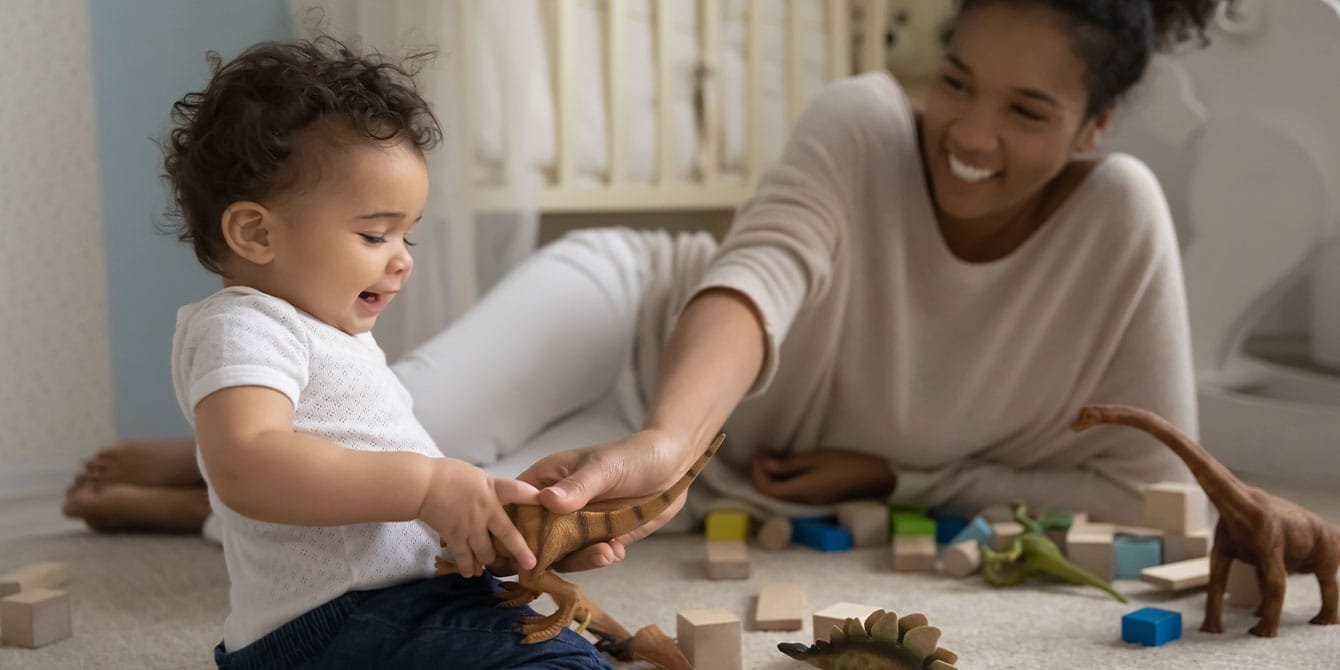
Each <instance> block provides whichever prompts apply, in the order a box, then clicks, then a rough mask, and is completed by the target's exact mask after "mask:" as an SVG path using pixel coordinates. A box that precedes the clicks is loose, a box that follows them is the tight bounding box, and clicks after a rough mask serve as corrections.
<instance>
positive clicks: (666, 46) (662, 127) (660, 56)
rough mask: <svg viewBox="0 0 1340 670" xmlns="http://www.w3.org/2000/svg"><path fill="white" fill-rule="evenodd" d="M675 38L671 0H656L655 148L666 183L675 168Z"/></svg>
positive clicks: (659, 175) (660, 179) (671, 176)
mask: <svg viewBox="0 0 1340 670" xmlns="http://www.w3.org/2000/svg"><path fill="white" fill-rule="evenodd" d="M673 39H674V23H673V22H672V20H671V18H670V0H656V103H657V117H658V118H657V123H656V127H657V130H658V131H659V133H658V140H657V142H658V146H657V150H656V155H657V158H659V159H660V161H659V162H660V170H659V173H658V176H657V177H658V178H657V181H658V183H660V184H662V185H664V184H669V183H670V182H671V180H672V179H673V175H671V173H670V172H671V170H672V169H674V161H673V158H674V153H673V152H674V150H675V147H674V136H673V133H672V130H673V129H674V125H673V121H674V119H673V118H672V117H671V114H672V110H671V107H670V91H671V88H672V86H673V85H674V82H673V81H672V80H671V77H673V76H674V70H673V68H672V67H671V61H670V58H671V55H670V46H671V43H672V42H671V40H673Z"/></svg>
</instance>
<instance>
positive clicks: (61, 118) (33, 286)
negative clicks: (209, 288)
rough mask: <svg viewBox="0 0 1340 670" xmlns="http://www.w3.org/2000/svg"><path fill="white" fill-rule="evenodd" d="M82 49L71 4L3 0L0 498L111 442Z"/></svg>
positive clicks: (74, 2)
mask: <svg viewBox="0 0 1340 670" xmlns="http://www.w3.org/2000/svg"><path fill="white" fill-rule="evenodd" d="M89 45H90V38H89V21H88V9H87V6H86V5H85V3H84V2H83V1H82V0H43V1H42V2H27V1H26V0H0V92H3V93H0V96H2V98H0V497H4V496H5V495H6V494H11V495H12V494H14V492H15V491H17V490H18V489H20V488H24V487H30V486H32V485H33V482H34V480H37V479H42V477H43V476H46V477H48V478H52V477H63V476H65V475H64V474H63V473H64V472H66V471H68V470H69V469H71V468H73V467H74V466H75V464H77V462H78V459H79V458H80V457H82V456H85V455H87V454H88V453H89V451H90V450H91V449H92V448H93V447H95V446H97V445H99V444H103V443H106V442H108V441H109V440H111V439H112V437H113V436H114V428H113V419H112V399H111V360H110V355H109V353H108V351H109V347H108V339H107V333H108V326H107V308H106V303H107V297H106V288H105V287H106V269H105V265H104V260H103V243H102V242H103V240H102V223H101V212H100V198H99V185H98V169H97V145H96V138H95V130H94V129H95V122H94V111H93V79H92V75H91V72H90V68H91V59H90V55H89V54H90V46H89ZM164 383H167V381H166V380H164Z"/></svg>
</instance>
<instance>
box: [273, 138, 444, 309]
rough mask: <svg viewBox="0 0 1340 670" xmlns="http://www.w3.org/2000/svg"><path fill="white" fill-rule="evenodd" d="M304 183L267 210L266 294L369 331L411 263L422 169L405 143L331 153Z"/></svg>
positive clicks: (424, 185) (424, 179) (423, 187)
mask: <svg viewBox="0 0 1340 670" xmlns="http://www.w3.org/2000/svg"><path fill="white" fill-rule="evenodd" d="M316 169H317V170H318V172H317V173H316V174H315V176H314V177H313V178H311V180H310V183H308V184H307V185H305V186H302V187H299V188H298V189H297V190H296V191H295V192H293V193H288V194H285V195H284V196H282V197H280V198H279V199H277V201H276V202H274V203H272V204H271V205H270V212H271V214H273V215H274V216H275V217H276V225H275V226H274V227H273V231H274V232H273V235H274V239H272V240H271V243H272V244H273V245H274V251H275V256H274V260H273V261H272V263H271V264H270V266H269V267H268V272H267V274H269V278H270V280H271V281H270V282H269V283H270V284H271V285H270V286H268V287H265V289H264V290H266V292H268V293H271V294H273V295H276V296H278V297H280V298H284V299H285V300H287V301H289V302H290V303H292V304H293V305H294V306H295V307H297V308H298V309H301V310H302V311H304V312H307V313H308V314H310V315H312V316H313V317H316V318H317V319H319V320H321V321H323V322H325V323H327V324H329V325H331V326H334V327H336V328H339V329H340V330H342V331H344V332H346V333H349V334H350V335H355V334H358V333H364V332H367V331H369V330H371V329H372V326H373V325H374V324H375V323H376V322H377V316H378V315H380V314H381V313H382V310H384V309H386V306H387V305H388V304H389V303H390V302H391V300H392V299H393V298H395V295H396V293H397V292H399V291H400V289H401V287H402V286H404V284H405V281H406V280H407V279H409V274H410V270H411V268H412V267H413V266H414V259H413V258H411V257H410V251H409V247H410V246H411V244H412V243H411V242H410V241H409V240H408V239H407V237H408V235H409V233H410V231H411V230H412V229H413V228H414V225H415V224H416V223H418V221H419V219H420V218H422V216H423V207H424V203H425V201H426V200H427V198H428V170H427V167H426V166H425V164H424V160H423V158H422V157H421V156H420V155H419V154H418V153H417V152H416V151H414V149H413V148H411V147H410V146H408V145H405V144H397V145H394V146H377V145H374V144H371V143H367V142H358V143H355V144H349V145H343V146H339V147H337V148H332V149H330V150H329V151H328V153H327V154H326V155H325V156H324V157H323V160H321V161H320V165H319V167H318V168H316Z"/></svg>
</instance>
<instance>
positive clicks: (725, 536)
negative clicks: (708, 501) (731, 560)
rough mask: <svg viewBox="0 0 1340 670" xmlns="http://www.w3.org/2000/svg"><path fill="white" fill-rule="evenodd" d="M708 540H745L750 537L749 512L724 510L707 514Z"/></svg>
mask: <svg viewBox="0 0 1340 670" xmlns="http://www.w3.org/2000/svg"><path fill="white" fill-rule="evenodd" d="M705 525H706V530H707V541H708V542H729V541H732V540H739V541H744V540H747V539H749V513H748V512H741V511H736V510H723V511H719V512H712V513H710V514H708V515H707V521H706V524H705Z"/></svg>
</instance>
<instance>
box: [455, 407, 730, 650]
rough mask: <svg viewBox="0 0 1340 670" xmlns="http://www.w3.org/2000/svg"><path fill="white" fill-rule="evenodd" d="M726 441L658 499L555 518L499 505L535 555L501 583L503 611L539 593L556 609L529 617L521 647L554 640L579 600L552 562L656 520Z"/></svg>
mask: <svg viewBox="0 0 1340 670" xmlns="http://www.w3.org/2000/svg"><path fill="white" fill-rule="evenodd" d="M725 439H726V435H725V433H721V434H719V435H717V437H716V439H715V440H713V441H712V444H711V445H709V446H708V447H707V451H705V452H704V453H703V455H702V456H701V457H699V458H698V460H697V462H695V463H694V464H693V467H691V468H689V471H688V472H686V473H685V474H684V476H683V477H680V478H679V481H677V482H675V483H674V484H673V485H672V486H671V487H670V488H668V489H666V490H665V491H662V492H661V493H658V494H653V495H650V496H646V497H643V498H623V499H618V500H604V501H601V502H597V503H592V504H590V505H587V506H586V507H583V508H582V509H579V510H577V511H576V512H570V513H568V514H555V513H553V512H550V511H549V510H548V509H547V508H545V507H544V506H542V505H521V504H508V505H506V506H504V509H505V510H506V512H507V516H508V517H509V518H511V520H512V523H513V524H514V525H515V526H516V528H517V530H519V531H521V536H522V537H523V538H525V540H526V546H528V547H530V550H531V551H532V552H534V553H535V567H533V568H531V569H529V570H522V571H520V572H518V573H517V581H515V582H503V587H504V588H506V589H507V591H506V592H503V593H500V594H499V596H500V597H502V598H503V602H502V603H501V604H502V606H503V607H518V606H521V605H525V604H527V603H529V602H531V601H532V600H535V599H536V598H538V597H539V596H540V594H541V593H547V594H549V596H550V597H551V598H553V599H554V602H555V603H557V604H558V609H557V610H556V611H555V612H554V613H553V614H550V615H548V616H534V617H529V618H528V619H526V620H525V621H524V622H522V624H521V632H522V634H523V638H522V641H523V642H525V643H526V644H534V643H536V642H543V641H545V640H548V639H551V638H553V637H554V636H555V635H558V634H559V632H560V631H562V630H563V629H564V628H566V627H567V626H568V624H570V623H572V619H573V614H574V612H575V611H576V609H577V606H578V604H579V602H580V600H581V596H580V594H579V592H578V591H577V587H576V586H575V585H574V584H572V583H571V582H568V581H566V580H564V579H563V578H561V577H559V576H558V575H557V574H555V573H554V571H553V570H551V569H550V567H551V566H553V564H554V563H557V562H558V561H559V560H561V559H562V558H563V557H565V556H567V555H568V554H571V553H572V552H574V551H578V550H581V549H584V548H586V547H589V546H591V545H593V544H595V543H597V542H607V541H609V540H612V539H614V538H616V537H619V536H620V535H623V534H625V533H628V532H630V531H632V530H633V529H635V528H637V527H638V526H641V525H642V524H644V523H647V522H648V521H651V520H652V519H654V518H656V516H657V515H658V514H660V513H661V512H664V511H665V510H666V509H668V508H669V507H670V504H671V503H673V502H674V501H675V499H677V498H679V496H681V495H683V494H684V492H685V491H686V490H688V488H689V484H692V483H693V480H695V479H697V478H698V474H699V473H700V472H702V471H703V468H704V467H706V465H707V462H708V461H709V460H711V459H712V456H713V455H714V454H716V452H717V449H719V448H721V443H722V442H723V441H725ZM493 550H494V552H495V553H497V555H498V556H499V557H500V558H509V557H511V556H512V554H511V552H509V551H508V550H507V547H505V546H503V544H502V543H501V542H499V541H498V540H497V539H496V538H495V539H494V540H493ZM456 571H457V570H456V565H455V564H454V563H452V562H451V561H448V560H446V559H443V558H439V559H437V574H439V575H445V574H451V573H454V572H456Z"/></svg>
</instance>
